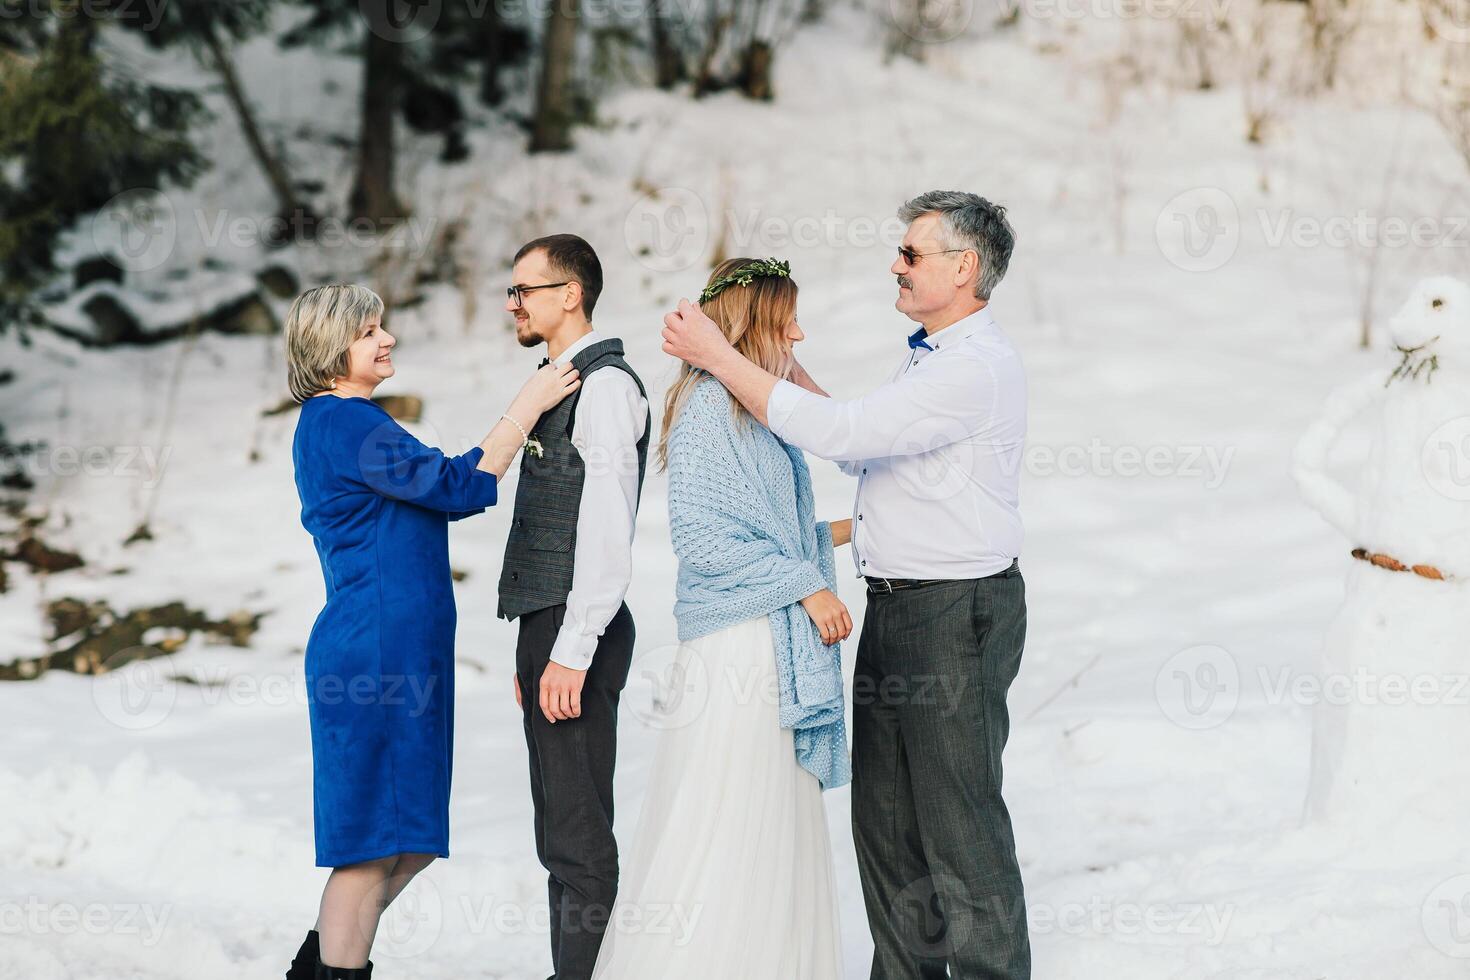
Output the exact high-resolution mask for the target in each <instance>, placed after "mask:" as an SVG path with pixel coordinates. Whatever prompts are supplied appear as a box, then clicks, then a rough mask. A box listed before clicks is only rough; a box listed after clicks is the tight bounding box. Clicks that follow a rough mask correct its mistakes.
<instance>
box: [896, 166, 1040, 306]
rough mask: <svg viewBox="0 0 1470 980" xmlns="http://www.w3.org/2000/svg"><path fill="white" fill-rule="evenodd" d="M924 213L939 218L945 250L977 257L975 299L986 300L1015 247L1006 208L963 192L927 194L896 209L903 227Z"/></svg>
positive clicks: (1003, 273) (1009, 260)
mask: <svg viewBox="0 0 1470 980" xmlns="http://www.w3.org/2000/svg"><path fill="white" fill-rule="evenodd" d="M926 214H938V215H939V217H940V222H939V226H940V227H941V228H943V229H944V234H945V236H946V237H947V238H948V239H949V241H948V243H947V247H949V248H972V249H974V250H975V254H976V255H978V256H979V257H980V278H978V279H976V280H975V298H976V299H989V298H990V291H991V290H992V289H994V288H995V287H996V286H998V285H1000V281H1001V280H1002V279H1004V278H1005V275H1006V268H1007V267H1008V266H1010V264H1011V250H1012V249H1013V248H1015V247H1016V233H1015V231H1014V230H1013V229H1012V228H1011V223H1010V222H1009V221H1007V220H1006V209H1005V208H1003V207H1001V206H1000V205H999V204H991V203H990V202H989V201H987V200H985V198H983V197H981V196H980V195H978V194H969V193H966V192H965V191H930V192H929V193H927V194H920V195H919V196H918V197H916V198H914V199H913V200H910V201H905V202H904V205H903V207H901V208H899V209H898V217H899V220H900V221H902V222H903V223H904V224H912V223H913V222H914V219H915V218H919V217H922V216H923V215H926Z"/></svg>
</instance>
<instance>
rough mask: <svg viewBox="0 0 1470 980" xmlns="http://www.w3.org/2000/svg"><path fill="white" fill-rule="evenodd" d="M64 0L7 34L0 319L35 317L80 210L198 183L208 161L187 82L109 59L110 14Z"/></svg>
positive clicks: (2, 41) (1, 111)
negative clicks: (105, 37) (132, 71)
mask: <svg viewBox="0 0 1470 980" xmlns="http://www.w3.org/2000/svg"><path fill="white" fill-rule="evenodd" d="M63 6H67V5H65V4H63V3H62V0H54V2H53V3H52V5H51V7H49V8H47V9H45V10H43V11H40V12H39V13H33V14H31V15H30V16H29V17H26V18H18V19H16V20H14V21H8V22H6V25H5V27H6V30H5V33H4V35H3V36H0V329H4V328H5V327H6V326H8V325H9V324H12V323H15V322H18V321H27V320H28V321H34V320H36V319H37V316H36V305H35V294H36V292H37V290H39V289H40V288H42V287H43V286H44V285H46V283H47V282H48V281H49V280H50V279H52V278H53V277H54V276H55V274H56V271H57V269H56V258H55V256H56V247H57V242H58V239H59V238H60V236H61V235H62V233H63V232H65V231H66V230H67V229H68V228H70V227H71V226H72V225H73V224H74V223H75V222H76V221H77V219H78V218H81V217H83V216H84V215H88V214H91V213H93V212H95V211H97V210H99V209H100V208H101V207H102V206H103V205H105V204H106V203H107V202H108V201H109V200H110V199H112V198H113V197H115V196H116V195H118V194H120V193H122V192H123V191H125V190H132V189H135V188H140V187H154V188H159V187H162V186H164V185H166V184H168V183H174V184H176V185H183V186H187V185H188V184H189V183H191V182H192V181H193V180H194V178H195V177H197V176H198V174H199V173H200V172H202V171H203V169H204V166H205V163H204V159H203V157H201V156H200V154H199V152H198V150H197V149H196V148H195V146H194V144H193V142H192V140H191V137H190V131H191V129H192V127H193V126H195V125H197V124H198V123H199V122H200V121H201V120H203V119H204V118H206V116H207V113H206V112H205V110H204V107H203V105H202V103H201V102H200V100H199V98H198V96H197V95H196V94H194V93H193V92H189V91H187V90H182V89H177V88H170V87H166V86H162V85H155V84H150V83H146V82H143V81H140V80H138V79H136V78H130V77H126V76H125V75H123V74H122V73H121V72H120V71H117V70H115V69H113V68H112V67H111V66H109V65H108V64H107V63H106V60H105V58H104V56H103V55H102V53H101V52H100V51H99V48H100V45H99V44H98V40H99V39H98V34H99V32H100V31H101V30H103V29H104V28H105V27H106V26H107V23H106V21H105V20H99V19H97V18H94V17H88V16H82V15H80V14H79V13H78V12H77V11H76V10H75V9H72V10H71V11H70V12H69V13H67V12H63V11H61V10H60V8H61V7H63Z"/></svg>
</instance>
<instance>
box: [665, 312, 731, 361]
mask: <svg viewBox="0 0 1470 980" xmlns="http://www.w3.org/2000/svg"><path fill="white" fill-rule="evenodd" d="M730 350H733V348H732V347H731V346H730V342H729V341H728V340H726V339H725V335H724V334H723V333H721V332H720V328H719V327H717V326H716V325H715V321H713V320H711V319H710V318H709V317H707V316H705V315H704V312H703V311H702V310H700V308H699V307H698V306H697V305H696V304H694V303H691V302H689V301H688V300H687V299H681V300H679V308H678V309H677V310H675V311H674V312H673V313H670V314H668V315H667V316H665V317H664V353H665V354H672V355H674V356H675V357H677V358H679V359H680V360H681V361H687V362H689V363H690V364H692V365H693V366H694V367H697V368H701V369H703V370H705V371H708V370H709V369H710V368H711V366H712V365H713V363H714V362H715V361H716V360H718V359H719V356H720V355H721V354H723V353H726V352H728V351H730Z"/></svg>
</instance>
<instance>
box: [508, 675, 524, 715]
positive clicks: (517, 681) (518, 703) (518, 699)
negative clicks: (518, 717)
mask: <svg viewBox="0 0 1470 980" xmlns="http://www.w3.org/2000/svg"><path fill="white" fill-rule="evenodd" d="M511 680H513V681H515V684H516V707H517V708H519V707H522V705H521V675H520V674H514V675H512V676H511Z"/></svg>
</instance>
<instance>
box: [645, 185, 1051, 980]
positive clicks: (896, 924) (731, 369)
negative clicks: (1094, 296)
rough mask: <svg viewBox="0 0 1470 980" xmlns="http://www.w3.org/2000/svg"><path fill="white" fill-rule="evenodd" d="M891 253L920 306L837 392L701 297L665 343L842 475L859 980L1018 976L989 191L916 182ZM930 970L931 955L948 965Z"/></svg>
mask: <svg viewBox="0 0 1470 980" xmlns="http://www.w3.org/2000/svg"><path fill="white" fill-rule="evenodd" d="M898 214H899V217H900V218H901V219H902V220H903V221H905V222H906V223H907V224H908V229H907V232H906V234H905V235H904V239H903V244H902V245H901V246H900V247H899V250H898V251H899V256H898V258H897V259H896V260H895V262H894V264H893V266H892V268H891V270H890V271H891V272H893V274H894V275H895V276H896V277H897V280H898V300H897V302H896V304H895V305H896V306H897V308H898V310H899V312H901V313H903V314H904V315H906V316H907V317H908V318H909V319H911V320H913V321H915V322H917V323H918V324H919V325H920V326H919V329H918V330H915V331H914V332H913V333H912V334H911V335H910V336H909V337H908V348H907V353H906V354H905V355H904V358H903V362H902V363H901V364H900V365H899V366H898V367H897V369H896V370H895V371H894V374H893V376H892V378H891V379H890V380H889V382H888V383H887V384H885V385H883V386H882V387H880V388H878V389H877V390H876V391H873V392H871V393H870V394H868V395H865V396H863V397H860V398H855V399H852V400H848V401H843V400H839V399H836V398H833V397H831V396H829V395H828V394H827V393H826V392H825V391H823V390H822V388H821V387H820V386H819V385H818V384H817V383H816V382H815V381H814V380H812V378H811V376H810V375H809V374H807V373H806V372H805V371H804V370H802V369H801V368H800V367H798V368H797V369H796V374H795V377H794V380H795V381H796V383H795V384H793V383H792V382H791V381H784V380H780V379H778V378H776V377H774V376H772V375H770V374H768V373H766V372H765V371H763V370H761V369H760V368H759V367H757V366H755V365H754V364H752V363H751V362H750V361H748V360H746V359H745V358H744V357H741V356H740V355H739V354H738V353H736V352H735V351H734V350H733V349H732V348H731V347H730V345H729V344H728V343H727V342H726V340H725V338H724V336H723V334H721V333H720V331H719V330H718V328H716V327H715V325H714V324H713V323H712V322H711V321H710V320H709V318H708V317H706V316H704V314H703V313H701V312H700V311H699V309H698V307H696V306H694V305H692V304H690V303H688V302H687V301H682V302H680V304H679V309H678V311H677V312H675V313H670V314H669V315H668V316H667V317H665V319H664V323H665V330H664V341H665V343H664V350H665V351H666V352H667V353H670V354H673V355H674V356H676V357H679V358H682V359H684V360H685V361H688V362H689V363H691V364H693V365H694V366H695V367H699V368H703V369H704V370H707V371H709V372H710V373H711V374H713V375H715V376H716V377H717V378H719V379H720V381H722V382H723V383H724V385H725V387H726V388H728V389H729V390H730V391H731V393H733V394H734V395H735V397H736V398H738V399H739V400H740V402H741V403H742V404H744V405H745V407H746V408H747V409H749V410H750V412H751V413H752V414H753V415H755V416H756V417H757V418H758V419H760V420H761V422H762V423H764V424H765V425H767V426H768V427H769V428H770V429H771V431H772V432H774V433H775V434H776V435H778V436H780V437H781V438H782V439H784V440H786V441H787V442H789V443H791V444H793V445H796V446H799V447H800V448H802V449H804V450H806V451H807V452H809V453H812V454H814V455H816V456H820V457H823V458H825V459H830V460H834V461H837V462H838V463H839V465H841V467H842V469H843V470H844V471H845V472H847V473H848V474H850V475H852V476H856V477H857V478H858V488H857V498H856V501H855V503H854V508H853V528H852V545H853V557H854V561H855V562H856V565H857V573H858V574H859V575H860V576H862V577H863V578H865V579H866V580H867V584H868V602H867V612H866V616H865V619H864V623H863V633H862V637H861V640H860V642H859V644H858V652H857V667H856V675H855V678H854V691H853V722H854V725H853V769H854V778H853V796H852V813H853V817H852V819H853V834H854V839H855V841H856V845H857V852H858V866H859V870H860V872H861V875H862V882H863V897H864V900H865V902H866V904H867V910H868V922H869V925H870V927H871V929H872V933H873V943H874V947H875V950H874V956H873V966H872V972H871V976H872V977H873V978H874V980H879V978H881V980H900V978H901V980H910V978H939V977H944V976H949V977H964V978H966V980H979V978H982V977H984V978H991V977H996V978H1000V977H1005V978H1021V977H1029V976H1030V973H1031V952H1030V945H1029V941H1028V938H1027V930H1026V906H1025V898H1024V895H1023V891H1022V884H1021V873H1020V868H1019V866H1018V863H1017V861H1016V847H1015V840H1014V838H1013V836H1012V832H1011V821H1010V815H1009V813H1008V812H1007V810H1006V805H1005V802H1004V801H1003V800H1002V798H1001V753H1002V750H1003V749H1004V747H1005V742H1006V737H1007V734H1008V731H1009V716H1008V714H1007V710H1006V692H1007V690H1008V689H1009V687H1010V684H1011V681H1012V680H1013V679H1014V678H1015V676H1016V671H1017V670H1018V668H1019V667H1020V663H1021V650H1022V646H1023V644H1024V641H1025V635H1026V596H1025V584H1024V582H1023V580H1022V578H1021V571H1020V566H1019V561H1018V557H1019V555H1020V551H1021V537H1022V531H1021V516H1020V511H1019V504H1018V492H1017V487H1018V483H1019V477H1020V470H1021V453H1022V447H1023V443H1024V440H1025V435H1026V377H1025V373H1024V370H1023V368H1022V365H1021V360H1020V357H1019V356H1018V355H1017V353H1016V351H1015V349H1014V348H1013V347H1012V345H1011V343H1010V341H1009V340H1008V339H1007V337H1006V336H1005V334H1004V333H1002V332H1001V329H1000V327H999V326H998V325H997V324H996V322H995V318H994V317H993V316H992V315H991V313H990V310H989V308H988V307H989V300H990V293H991V290H992V289H994V288H995V286H996V284H998V283H999V282H1000V281H1001V279H1002V278H1003V277H1004V276H1005V272H1006V267H1007V266H1008V264H1009V262H1010V257H1011V250H1012V246H1013V244H1014V234H1013V232H1012V230H1011V226H1010V224H1009V222H1007V221H1006V218H1005V209H1004V208H1003V207H1000V206H999V205H995V204H992V203H990V202H989V201H987V200H985V199H984V198H982V197H978V196H976V195H974V194H968V193H962V192H958V191H932V192H930V193H928V194H923V195H921V196H919V197H916V198H914V199H913V200H911V201H908V202H907V203H905V204H904V205H903V207H902V208H900V209H899V212H898ZM946 969H947V971H948V972H946Z"/></svg>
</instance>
